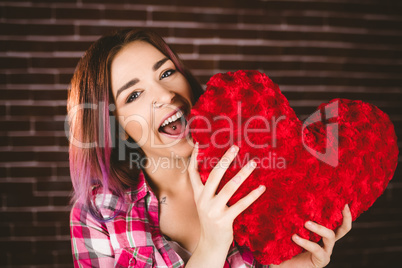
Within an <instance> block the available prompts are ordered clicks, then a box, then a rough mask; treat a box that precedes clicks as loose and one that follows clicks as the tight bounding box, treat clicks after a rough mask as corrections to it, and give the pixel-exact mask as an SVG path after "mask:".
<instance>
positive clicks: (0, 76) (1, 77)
mask: <svg viewBox="0 0 402 268" xmlns="http://www.w3.org/2000/svg"><path fill="white" fill-rule="evenodd" d="M1 84H7V75H6V74H0V85H1Z"/></svg>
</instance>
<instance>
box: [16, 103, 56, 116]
mask: <svg viewBox="0 0 402 268" xmlns="http://www.w3.org/2000/svg"><path fill="white" fill-rule="evenodd" d="M54 114H55V107H51V106H20V105H18V106H16V105H14V106H11V107H10V115H29V116H49V115H54Z"/></svg>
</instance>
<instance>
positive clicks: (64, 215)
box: [37, 211, 70, 224]
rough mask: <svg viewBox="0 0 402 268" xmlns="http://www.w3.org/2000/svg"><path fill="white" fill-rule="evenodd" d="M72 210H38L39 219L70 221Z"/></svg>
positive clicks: (45, 220) (44, 220)
mask: <svg viewBox="0 0 402 268" xmlns="http://www.w3.org/2000/svg"><path fill="white" fill-rule="evenodd" d="M69 218H70V212H69V211H65V212H59V211H54V212H37V219H38V221H39V222H62V223H63V224H65V223H66V222H68V221H69Z"/></svg>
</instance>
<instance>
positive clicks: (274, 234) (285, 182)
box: [189, 71, 398, 264]
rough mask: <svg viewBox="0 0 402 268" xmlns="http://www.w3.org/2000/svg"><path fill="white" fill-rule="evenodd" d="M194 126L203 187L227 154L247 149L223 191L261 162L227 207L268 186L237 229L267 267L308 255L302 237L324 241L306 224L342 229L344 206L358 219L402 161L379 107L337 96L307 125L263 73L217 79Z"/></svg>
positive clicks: (193, 115) (211, 83)
mask: <svg viewBox="0 0 402 268" xmlns="http://www.w3.org/2000/svg"><path fill="white" fill-rule="evenodd" d="M189 124H190V129H191V133H192V136H193V138H194V140H195V141H198V142H199V148H200V149H199V156H198V162H199V172H200V174H201V178H202V180H203V182H204V183H205V181H206V180H207V178H208V174H209V173H210V171H211V170H212V168H213V167H214V166H215V165H216V163H217V162H218V161H219V159H220V158H221V156H222V155H223V154H224V152H225V151H226V150H227V149H228V148H229V147H230V146H231V145H232V144H236V145H238V146H239V147H240V151H239V154H238V156H237V158H236V159H235V161H234V162H233V163H232V164H231V166H230V167H229V169H228V171H227V172H226V174H225V176H224V178H223V179H222V182H221V184H220V186H219V189H218V191H219V190H220V189H221V188H222V186H223V185H224V184H225V183H226V182H227V181H228V180H230V179H231V178H232V177H233V176H234V175H235V174H236V173H237V172H238V171H239V170H240V168H241V167H242V166H244V165H245V163H247V161H248V160H251V159H255V161H256V162H257V164H258V166H257V168H256V169H255V170H254V172H253V173H252V174H251V175H250V177H249V178H248V179H247V180H246V181H245V182H244V183H243V185H242V186H241V187H240V188H239V190H238V191H237V192H236V193H235V195H234V196H233V197H232V199H231V200H230V201H229V205H231V204H233V203H235V202H237V201H238V200H239V199H240V198H241V197H243V196H244V195H246V194H247V193H249V192H250V191H251V190H252V189H255V188H256V187H258V185H260V184H264V185H265V186H266V187H267V190H266V192H265V193H264V194H263V195H262V196H261V197H260V198H259V199H258V200H257V201H256V202H255V203H253V204H252V205H251V206H250V207H249V208H248V209H247V210H246V211H244V212H243V213H242V214H241V215H239V216H238V217H237V218H236V220H235V223H234V235H235V240H236V242H237V243H238V244H239V245H246V246H247V247H249V248H250V250H251V251H252V252H253V255H254V256H255V258H256V259H257V260H258V261H259V262H260V263H263V264H271V263H272V264H279V263H281V262H282V261H285V260H287V259H290V258H292V257H293V256H295V255H297V254H299V253H300V252H302V248H301V247H299V246H297V245H296V244H295V243H293V241H292V240H291V236H292V235H293V234H294V233H297V234H299V235H301V236H302V237H304V238H307V239H310V240H312V241H315V242H317V241H318V240H319V239H320V237H318V236H317V235H315V234H313V233H311V232H310V231H308V230H307V229H305V228H304V227H303V226H304V223H305V222H306V221H307V220H312V221H315V222H317V223H319V224H321V225H324V226H326V227H328V228H330V229H332V230H334V229H335V228H336V227H338V226H339V225H340V224H341V222H342V214H341V211H342V209H343V208H344V206H345V204H349V206H350V209H351V212H352V216H353V220H355V219H356V218H357V217H358V216H359V215H360V214H361V213H362V212H363V211H365V210H367V209H368V208H369V207H370V206H371V205H372V204H373V203H374V201H375V200H376V199H377V198H378V197H379V196H380V195H381V194H382V193H383V191H384V190H385V188H386V186H387V184H388V182H389V181H390V180H391V178H392V176H393V174H394V171H395V168H396V165H397V158H398V147H397V142H396V135H395V131H394V127H393V125H392V123H391V121H390V120H389V117H388V116H387V115H386V114H385V113H384V112H382V111H381V110H379V109H378V108H377V107H375V106H373V105H371V104H369V103H364V102H362V101H352V100H346V99H335V100H332V101H331V102H329V103H328V104H321V105H320V106H319V107H318V110H317V111H316V112H315V113H314V114H313V115H312V116H310V117H309V118H308V119H307V120H306V121H305V122H304V123H303V122H301V121H300V120H299V119H298V118H297V117H296V114H295V112H294V111H293V110H292V108H291V107H290V106H289V103H288V101H287V99H286V98H285V97H284V96H283V95H282V93H281V92H280V90H279V88H278V86H277V85H276V84H274V83H273V82H272V81H271V80H270V79H269V78H268V77H267V76H266V75H264V74H261V73H259V72H257V71H237V72H235V73H226V74H217V75H215V76H213V77H212V78H211V79H210V81H209V82H208V84H207V90H206V92H205V93H204V94H203V95H202V96H201V97H200V99H199V100H198V102H197V103H196V104H195V106H194V107H193V109H192V111H191V115H190V117H189Z"/></svg>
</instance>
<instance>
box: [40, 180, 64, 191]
mask: <svg viewBox="0 0 402 268" xmlns="http://www.w3.org/2000/svg"><path fill="white" fill-rule="evenodd" d="M36 190H37V191H42V192H43V191H46V192H53V191H71V182H65V181H63V182H50V181H48V182H38V183H37V185H36Z"/></svg>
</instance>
